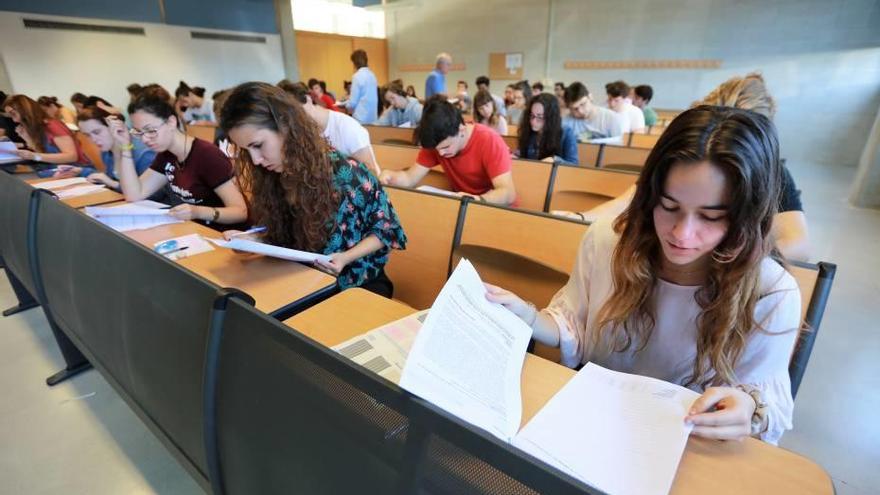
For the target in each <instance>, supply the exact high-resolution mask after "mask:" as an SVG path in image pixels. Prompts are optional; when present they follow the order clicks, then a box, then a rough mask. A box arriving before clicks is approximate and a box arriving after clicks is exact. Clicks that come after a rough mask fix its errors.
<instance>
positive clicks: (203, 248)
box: [153, 234, 214, 261]
mask: <svg viewBox="0 0 880 495" xmlns="http://www.w3.org/2000/svg"><path fill="white" fill-rule="evenodd" d="M172 240H173V241H177V247H178V248H183V247H185V248H186V249H183V250H180V251H174V252H172V253H168V254H165V255H164V256H165V257H166V258H168V259H170V260H175V261H176V260H181V259H183V258H189V257H190V256H195V255H197V254H201V253H207V252H210V251H213V250H214V246H212V245H211V243H210V242H208V241H207V240H206V239H205V238H204V237H202V236H201V235H200V234H189V235H183V236H180V237H172V238H171V239H164V240H161V241H159V242H156V243H154V244H153V249H155V248H156V246H158V245H159V244H162V243H165V242H168V241H172Z"/></svg>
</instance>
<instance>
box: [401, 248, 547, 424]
mask: <svg viewBox="0 0 880 495" xmlns="http://www.w3.org/2000/svg"><path fill="white" fill-rule="evenodd" d="M531 336H532V330H531V329H530V328H529V327H528V325H526V324H525V323H523V321H522V320H520V319H519V317H517V316H516V315H514V314H513V313H511V312H510V311H509V310H507V309H506V308H504V307H503V306H501V305H500V304H496V303H491V302H489V301H488V300H487V299H486V288H485V287H484V286H483V282H482V281H481V280H480V276H479V275H478V274H477V271H476V270H475V269H474V267H473V265H472V264H471V263H470V262H469V261H468V260H466V259H462V260H461V261H460V262H459V263H458V267H456V269H455V271H454V272H453V273H452V276H451V277H449V280H448V281H447V282H446V285H444V286H443V289H442V290H441V291H440V295H439V296H438V297H437V299H436V300H435V301H434V305H433V306H431V312H430V313H428V318H427V319H426V320H425V324H424V325H422V328H421V330H419V334H418V336H417V337H416V341H415V343H414V344H413V347H412V349H411V350H410V353H409V356H408V357H407V361H406V366H405V367H404V369H403V376H402V377H401V380H400V386H401V387H403V388H405V389H407V390H409V391H410V392H412V393H414V394H416V395H418V396H420V397H422V398H423V399H425V400H427V401H429V402H431V403H433V404H435V405H437V406H439V407H440V408H442V409H445V410H446V411H448V412H450V413H451V414H453V415H455V416H458V417H459V418H461V419H463V420H465V421H467V422H469V423H471V424H473V425H475V426H477V427H479V428H482V429H484V430H486V431H488V432H490V433H491V434H493V435H495V436H497V437H499V438H501V439H503V440H505V441H510V438H511V437H513V435H515V434H516V432H517V430H518V429H519V425H520V419H521V418H522V397H521V394H520V382H521V375H522V366H523V360H524V359H525V354H526V347H527V346H528V344H529V339H530V338H531Z"/></svg>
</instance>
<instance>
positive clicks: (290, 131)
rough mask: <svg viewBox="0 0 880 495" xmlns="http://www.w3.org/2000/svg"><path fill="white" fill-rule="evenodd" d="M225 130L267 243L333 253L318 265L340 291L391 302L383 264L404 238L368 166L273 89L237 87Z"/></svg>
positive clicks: (260, 85) (225, 117)
mask: <svg viewBox="0 0 880 495" xmlns="http://www.w3.org/2000/svg"><path fill="white" fill-rule="evenodd" d="M220 126H221V127H222V128H223V130H224V132H226V133H227V135H229V137H230V139H232V141H233V142H234V143H235V144H236V146H237V147H238V150H239V151H238V156H237V160H236V165H237V167H238V179H239V181H240V182H241V185H242V188H243V189H244V190H245V191H247V193H248V194H249V197H250V198H251V202H250V208H251V210H250V211H251V219H252V220H253V221H255V222H256V223H257V224H258V225H262V226H265V227H266V233H265V237H264V239H265V240H266V241H267V242H268V243H269V244H273V245H276V246H281V247H286V248H293V249H297V250H301V251H308V252H312V253H323V254H326V255H328V256H329V257H330V259H329V261H327V260H318V263H319V264H321V265H322V266H324V267H325V268H327V269H328V270H330V271H332V272H333V273H335V274H337V275H338V276H339V278H338V282H337V283H338V284H339V286H340V287H341V288H342V289H347V288H350V287H363V288H364V289H367V290H371V291H373V292H375V293H377V294H380V295H383V296H386V297H391V295H392V293H393V290H394V286H393V285H392V283H391V280H389V279H388V277H387V276H386V275H385V263H387V262H388V254H389V253H390V251H391V250H392V249H403V248H404V247H405V245H406V235H404V233H403V228H402V227H401V226H400V220H399V219H398V218H397V213H396V212H395V211H394V208H393V207H392V206H391V203H390V202H389V201H388V197H387V196H386V195H385V191H384V190H383V189H382V186H381V184H379V181H378V179H377V178H376V177H375V176H374V175H373V174H371V173H370V171H369V170H368V169H367V167H366V166H365V165H364V164H363V163H358V162H357V161H355V160H351V159H349V158H347V157H344V156H343V155H340V154H339V153H338V152H336V151H334V150H332V149H331V148H330V147H329V145H328V144H327V141H325V140H324V139H323V138H322V137H321V130H320V129H319V128H318V126H317V124H316V123H315V121H314V120H312V119H310V118H309V116H308V115H306V113H305V111H304V110H303V107H302V106H301V105H300V104H298V103H296V101H294V100H293V98H292V96H291V95H289V94H288V93H286V92H284V90H282V89H280V88H278V87H275V86H271V85H269V84H264V83H257V82H252V83H245V84H242V85H240V86H238V87H236V88H235V89H234V90H233V91H232V94H230V95H229V98H228V99H227V100H226V103H225V104H224V105H223V111H222V113H221V116H220ZM235 233H236V232H234V231H227V232H225V233H224V234H225V235H226V236H227V238H228V237H229V236H231V235H233V234H235Z"/></svg>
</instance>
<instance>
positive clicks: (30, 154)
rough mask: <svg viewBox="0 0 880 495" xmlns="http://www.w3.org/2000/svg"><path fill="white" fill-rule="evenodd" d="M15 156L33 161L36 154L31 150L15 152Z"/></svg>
mask: <svg viewBox="0 0 880 495" xmlns="http://www.w3.org/2000/svg"><path fill="white" fill-rule="evenodd" d="M15 154H16V155H18V157H19V158H21V159H22V160H33V159H34V157H35V156H37V154H36V153H34V152H33V151H31V150H15Z"/></svg>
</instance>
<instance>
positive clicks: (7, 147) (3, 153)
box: [0, 141, 24, 163]
mask: <svg viewBox="0 0 880 495" xmlns="http://www.w3.org/2000/svg"><path fill="white" fill-rule="evenodd" d="M16 151H18V148H16V147H15V143H13V142H12V141H0V163H4V162H7V163H12V162H21V161H24V160H22V158H21V157H20V156H18V153H16Z"/></svg>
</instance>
